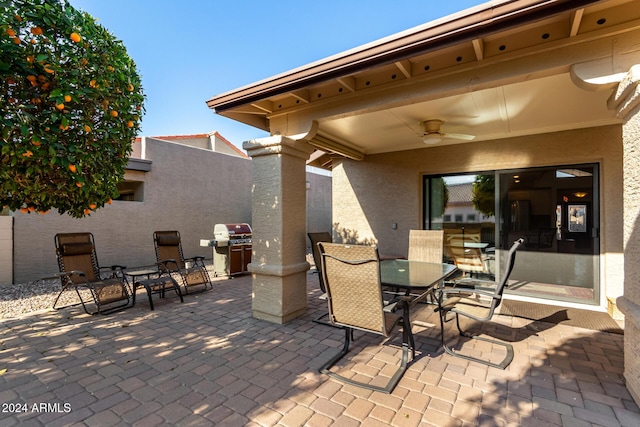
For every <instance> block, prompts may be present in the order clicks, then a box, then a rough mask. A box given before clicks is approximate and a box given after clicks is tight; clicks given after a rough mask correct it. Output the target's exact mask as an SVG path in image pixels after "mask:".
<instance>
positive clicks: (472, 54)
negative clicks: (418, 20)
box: [209, 0, 640, 154]
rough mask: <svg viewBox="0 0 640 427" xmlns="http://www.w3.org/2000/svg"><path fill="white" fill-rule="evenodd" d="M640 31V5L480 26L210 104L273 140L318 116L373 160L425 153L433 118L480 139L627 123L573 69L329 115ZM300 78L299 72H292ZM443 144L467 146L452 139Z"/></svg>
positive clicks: (615, 1) (618, 2) (626, 0)
mask: <svg viewBox="0 0 640 427" xmlns="http://www.w3.org/2000/svg"><path fill="white" fill-rule="evenodd" d="M505 3H509V2H505ZM512 3H513V4H514V5H515V4H518V3H522V4H525V3H529V4H531V3H533V2H531V1H529V2H512ZM539 3H542V2H539ZM549 3H553V2H549ZM558 3H562V2H558ZM564 3H571V4H578V5H579V4H580V2H564ZM584 3H585V2H583V4H584ZM443 21H446V18H444V19H443ZM436 24H438V25H441V24H442V22H437V23H436ZM637 28H640V2H639V1H637V0H610V1H600V2H596V3H593V4H589V5H587V6H586V7H583V8H577V9H572V10H567V11H563V12H561V13H557V14H554V15H552V16H548V17H545V18H541V19H534V20H533V21H532V22H521V23H520V24H519V25H517V26H515V27H514V26H512V27H510V28H506V29H503V30H501V31H495V32H489V33H483V32H482V31H481V29H478V31H477V36H478V37H476V38H469V37H465V38H464V39H461V40H460V41H459V42H457V43H454V44H449V45H443V46H440V47H439V48H437V49H427V50H425V51H424V52H422V53H420V52H416V53H415V54H413V55H411V56H409V57H406V58H402V59H398V60H396V61H392V62H387V63H380V64H378V65H376V66H373V67H370V68H364V69H359V70H357V72H353V73H351V74H346V75H339V76H336V77H332V78H325V79H317V80H315V81H311V80H310V83H309V84H306V85H304V86H300V87H297V88H296V89H295V90H290V91H287V90H282V91H277V90H275V91H273V90H272V91H270V92H269V91H265V93H268V95H265V96H264V97H262V98H259V99H252V100H251V101H250V102H247V103H242V102H241V101H240V100H241V98H240V97H239V98H236V99H235V100H234V99H233V95H229V96H228V97H225V96H224V95H221V96H220V98H219V99H221V100H222V99H223V98H224V100H225V102H227V103H226V104H224V105H223V104H219V105H214V104H215V102H213V99H212V100H210V101H209V105H210V106H211V107H212V108H214V109H216V112H217V113H218V114H221V115H224V116H227V117H230V118H233V119H234V120H238V121H241V122H244V123H247V124H250V125H252V126H255V127H259V128H262V129H264V130H267V131H272V133H273V129H271V128H270V124H271V122H273V120H275V119H276V118H278V117H282V116H287V117H306V118H309V117H312V118H313V120H316V121H317V122H318V123H319V124H320V125H319V128H320V132H321V134H322V135H323V136H324V137H330V138H332V139H334V140H335V141H339V142H340V143H342V144H344V145H345V146H348V147H351V148H355V149H357V150H360V151H362V152H363V153H366V154H373V153H382V152H389V151H396V150H405V149H413V148H421V147H424V144H423V143H422V141H421V136H422V133H423V129H422V127H421V125H420V122H421V121H423V120H427V119H432V118H433V119H436V118H437V119H441V120H443V121H444V125H443V129H442V130H443V131H444V132H447V133H464V134H473V135H476V139H475V140H474V141H482V140H489V139H496V138H504V137H509V136H517V135H527V134H533V133H544V132H551V131H557V130H565V129H573V128H578V127H587V126H597V125H603V124H610V123H619V120H617V119H616V118H615V116H614V114H613V112H611V111H609V110H607V108H606V100H607V98H608V96H609V95H610V93H611V92H610V91H601V92H587V91H585V90H582V89H579V88H577V87H576V86H575V84H573V83H572V82H571V79H570V77H569V74H568V72H569V69H568V67H567V68H565V69H560V70H553V72H549V73H538V74H535V73H532V74H531V75H530V76H528V77H527V76H525V78H524V81H520V82H515V83H510V82H505V83H504V84H500V85H498V86H496V87H490V88H486V87H478V88H476V87H474V82H473V81H469V82H468V83H467V86H468V87H465V88H463V90H462V91H461V92H464V93H460V94H454V95H451V96H449V95H445V96H443V97H440V98H436V99H433V98H431V99H421V98H416V99H414V98H411V97H410V96H406V95H403V97H404V99H402V100H400V101H395V102H392V103H389V105H382V104H383V102H387V101H380V102H378V104H379V105H375V107H374V108H371V109H363V110H362V111H357V112H345V113H343V114H335V110H332V112H331V113H327V114H326V115H324V114H325V113H324V111H325V110H329V109H330V108H329V107H331V106H335V105H340V104H341V103H345V102H350V101H352V100H353V99H354V98H361V99H371V100H372V101H371V103H372V105H374V104H376V94H381V93H382V92H384V93H385V94H389V93H392V92H394V91H401V90H405V91H406V88H407V87H408V86H411V85H416V84H421V82H424V81H426V80H428V79H430V78H432V76H440V77H439V78H440V80H442V76H447V75H449V74H450V75H454V74H456V73H459V72H460V71H459V70H461V69H466V70H473V69H481V68H483V67H484V68H487V67H489V66H491V64H509V63H511V62H510V61H511V60H512V59H513V58H516V57H517V56H518V55H520V54H522V55H531V54H532V53H533V52H536V51H544V50H549V49H550V47H553V48H554V49H555V48H556V47H558V48H561V47H562V46H571V45H573V44H576V43H582V42H585V41H590V40H595V39H601V38H605V37H608V36H611V35H612V34H620V33H623V32H625V31H631V30H633V29H637ZM635 50H636V51H637V50H638V46H637V45H636V47H635ZM600 59H601V58H600ZM327 61H329V59H327ZM312 66H313V64H310V66H309V67H310V68H312ZM624 71H626V70H624ZM294 72H296V70H292V72H291V73H294ZM526 73H528V71H527V70H523V74H526ZM471 80H472V79H471ZM257 86H259V84H256V87H257ZM283 87H284V86H283ZM245 92H246V91H245ZM254 95H255V94H254ZM254 98H255V96H254ZM373 110H375V111H373ZM442 143H444V144H448V143H461V142H460V141H457V140H447V139H445V140H444V141H443V142H442Z"/></svg>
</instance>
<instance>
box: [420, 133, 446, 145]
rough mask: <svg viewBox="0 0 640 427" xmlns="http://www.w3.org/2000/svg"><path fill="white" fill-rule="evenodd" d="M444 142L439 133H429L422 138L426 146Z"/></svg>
mask: <svg viewBox="0 0 640 427" xmlns="http://www.w3.org/2000/svg"><path fill="white" fill-rule="evenodd" d="M440 141H442V137H441V136H440V134H437V133H429V134H427V135H425V136H424V138H422V142H424V143H425V144H429V145H433V144H437V143H439V142H440Z"/></svg>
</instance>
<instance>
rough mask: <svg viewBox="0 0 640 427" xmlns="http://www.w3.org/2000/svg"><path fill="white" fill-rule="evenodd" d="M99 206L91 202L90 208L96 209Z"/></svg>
mask: <svg viewBox="0 0 640 427" xmlns="http://www.w3.org/2000/svg"><path fill="white" fill-rule="evenodd" d="M97 206H98V205H96V204H95V203H91V204H90V205H89V208H90V209H95V208H96V207H97Z"/></svg>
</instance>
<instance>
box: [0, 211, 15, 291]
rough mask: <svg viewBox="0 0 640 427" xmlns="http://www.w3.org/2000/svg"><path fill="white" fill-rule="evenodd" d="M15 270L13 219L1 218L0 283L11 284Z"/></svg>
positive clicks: (8, 217)
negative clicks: (13, 269)
mask: <svg viewBox="0 0 640 427" xmlns="http://www.w3.org/2000/svg"><path fill="white" fill-rule="evenodd" d="M12 268H13V217H10V216H0V283H10V282H11V279H12V277H11V275H12Z"/></svg>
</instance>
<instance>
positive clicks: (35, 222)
mask: <svg viewBox="0 0 640 427" xmlns="http://www.w3.org/2000/svg"><path fill="white" fill-rule="evenodd" d="M146 158H147V159H149V160H151V161H152V162H153V163H152V167H151V171H150V172H146V173H144V172H135V171H128V172H127V174H126V179H128V180H139V181H143V182H144V183H145V184H144V201H142V202H125V201H114V202H113V204H112V205H107V206H105V207H104V208H103V209H99V210H98V211H96V212H94V213H92V214H91V216H90V217H88V218H82V219H73V218H70V217H68V216H66V215H64V216H60V215H58V214H57V213H53V212H52V213H49V214H47V215H32V214H22V213H16V214H15V217H14V218H15V224H14V242H15V243H14V254H15V277H14V280H15V282H16V283H20V282H24V281H28V280H34V279H36V278H38V277H41V276H43V275H46V274H50V273H55V272H56V271H58V267H57V264H56V258H55V252H54V239H53V238H54V235H55V234H56V233H61V232H74V231H90V232H92V233H93V234H94V236H95V239H96V246H97V252H98V258H99V261H100V263H101V264H102V265H109V264H123V265H127V266H135V265H144V264H150V263H153V262H155V253H154V249H153V237H152V236H153V232H154V231H156V230H178V231H180V234H181V236H182V244H183V249H184V252H185V255H186V256H191V255H198V254H199V255H204V256H207V257H211V255H212V253H211V249H208V248H203V247H200V246H199V243H200V239H201V238H212V237H213V226H214V225H215V224H216V223H219V222H251V190H250V189H251V161H250V160H249V159H243V158H240V157H234V156H229V155H225V154H220V153H215V152H211V151H209V150H204V149H199V148H194V147H189V146H185V145H181V144H175V143H172V142H167V141H161V140H155V139H151V138H147V144H146Z"/></svg>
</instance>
